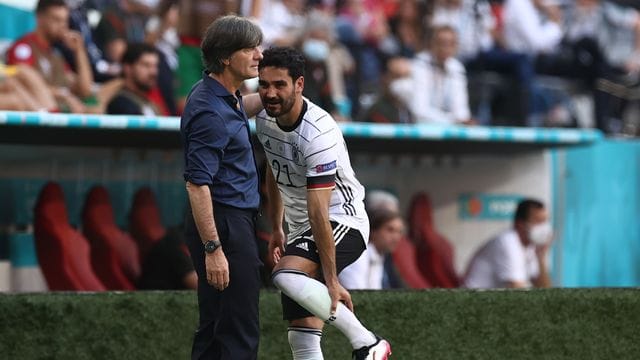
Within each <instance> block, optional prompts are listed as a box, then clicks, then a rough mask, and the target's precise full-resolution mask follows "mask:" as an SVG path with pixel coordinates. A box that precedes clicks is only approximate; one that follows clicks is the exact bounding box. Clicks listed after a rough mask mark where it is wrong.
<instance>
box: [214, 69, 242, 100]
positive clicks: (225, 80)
mask: <svg viewBox="0 0 640 360" xmlns="http://www.w3.org/2000/svg"><path fill="white" fill-rule="evenodd" d="M209 77H210V78H212V79H215V80H217V81H218V82H219V83H220V84H221V85H222V87H224V88H225V89H227V91H228V92H229V93H230V94H232V95H234V96H235V94H236V91H238V89H240V86H242V82H243V81H244V80H240V79H237V78H236V77H235V76H233V75H232V74H231V73H229V72H228V71H224V72H222V73H220V74H214V73H209Z"/></svg>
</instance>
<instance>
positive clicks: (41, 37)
mask: <svg viewBox="0 0 640 360" xmlns="http://www.w3.org/2000/svg"><path fill="white" fill-rule="evenodd" d="M33 33H34V34H35V35H36V39H37V40H38V42H39V43H41V44H42V45H45V46H46V47H50V46H51V43H50V42H49V39H48V38H47V36H46V35H45V34H44V32H43V31H42V30H41V29H38V28H36V30H35V31H34V32H33Z"/></svg>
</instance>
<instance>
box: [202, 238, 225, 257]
mask: <svg viewBox="0 0 640 360" xmlns="http://www.w3.org/2000/svg"><path fill="white" fill-rule="evenodd" d="M220 246H222V243H221V242H220V240H207V242H205V243H204V252H206V253H207V254H211V253H213V252H214V251H216V249H217V248H219V247H220Z"/></svg>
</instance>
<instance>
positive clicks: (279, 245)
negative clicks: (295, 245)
mask: <svg viewBox="0 0 640 360" xmlns="http://www.w3.org/2000/svg"><path fill="white" fill-rule="evenodd" d="M285 236H286V235H285V234H284V231H282V229H280V230H275V231H273V232H272V233H271V241H269V254H270V255H271V256H272V258H273V262H274V263H275V264H277V263H278V261H280V258H281V257H282V256H283V255H284V244H285V238H286V237H285Z"/></svg>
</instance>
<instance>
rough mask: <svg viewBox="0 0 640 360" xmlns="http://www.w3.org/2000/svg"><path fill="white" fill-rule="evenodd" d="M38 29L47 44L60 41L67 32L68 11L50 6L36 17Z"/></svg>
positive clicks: (62, 7)
mask: <svg viewBox="0 0 640 360" xmlns="http://www.w3.org/2000/svg"><path fill="white" fill-rule="evenodd" d="M38 27H39V28H40V29H42V30H43V31H42V33H43V34H44V36H45V37H46V38H47V40H48V41H49V42H56V41H60V40H62V38H63V37H64V35H65V34H66V33H67V31H69V9H67V8H66V7H64V6H52V7H50V8H48V9H47V10H45V11H44V12H42V13H41V14H39V15H38Z"/></svg>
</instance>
